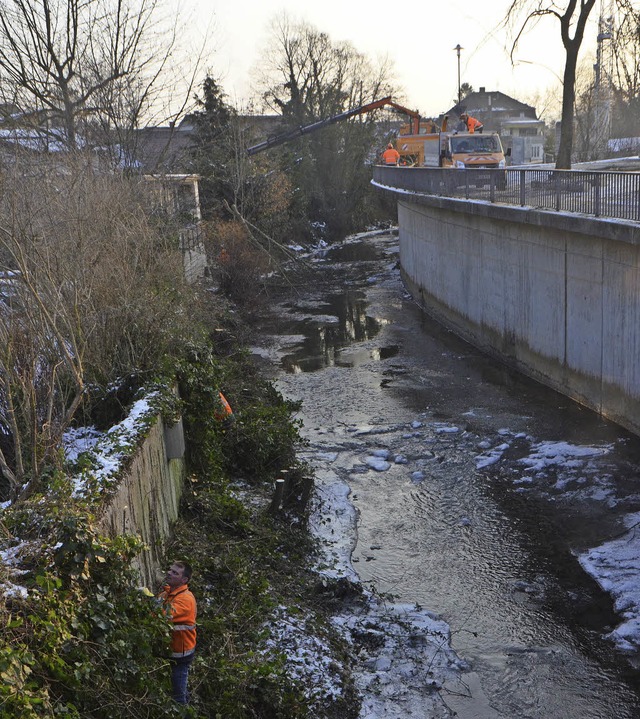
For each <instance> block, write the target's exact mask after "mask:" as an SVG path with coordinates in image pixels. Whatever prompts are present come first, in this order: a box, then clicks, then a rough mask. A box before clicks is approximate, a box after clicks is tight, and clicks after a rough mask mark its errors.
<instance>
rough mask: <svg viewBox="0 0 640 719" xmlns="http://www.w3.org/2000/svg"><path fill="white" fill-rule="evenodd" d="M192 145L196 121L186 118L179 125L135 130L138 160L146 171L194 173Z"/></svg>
mask: <svg viewBox="0 0 640 719" xmlns="http://www.w3.org/2000/svg"><path fill="white" fill-rule="evenodd" d="M193 147H194V128H193V124H192V123H191V122H188V121H185V120H183V121H182V122H181V123H180V124H179V125H167V126H164V127H143V128H141V129H140V130H138V131H137V132H136V150H135V157H136V161H137V163H139V165H140V167H141V168H142V170H143V171H144V172H147V173H151V174H153V173H166V172H170V173H181V174H190V173H192V172H193V157H192V150H193Z"/></svg>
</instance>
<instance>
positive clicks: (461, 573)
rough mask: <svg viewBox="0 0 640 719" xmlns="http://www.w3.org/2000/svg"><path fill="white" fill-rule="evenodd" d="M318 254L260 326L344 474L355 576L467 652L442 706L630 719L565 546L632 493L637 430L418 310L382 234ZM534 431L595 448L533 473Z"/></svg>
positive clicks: (319, 441) (625, 666)
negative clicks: (274, 317)
mask: <svg viewBox="0 0 640 719" xmlns="http://www.w3.org/2000/svg"><path fill="white" fill-rule="evenodd" d="M315 268H316V272H315V277H314V279H313V280H312V281H311V282H309V283H308V286H307V289H305V290H304V291H302V292H301V293H300V294H298V295H296V296H295V297H289V298H287V299H285V300H283V302H282V304H281V306H280V320H279V321H278V322H277V323H276V325H275V326H274V327H273V328H271V332H272V333H273V342H274V346H275V347H276V349H277V357H278V366H279V375H278V384H279V386H280V388H281V390H282V391H283V393H284V394H285V395H286V396H290V397H294V398H298V399H302V401H303V411H302V415H301V416H302V419H303V421H304V426H305V429H304V433H305V436H306V437H307V438H308V440H309V443H310V444H309V456H310V458H311V459H312V460H313V461H315V462H316V464H322V463H323V462H324V463H325V465H327V466H330V468H331V470H332V471H333V472H336V473H337V474H339V475H340V476H342V477H343V478H344V479H345V481H346V482H347V483H348V484H349V486H350V487H351V499H352V501H353V503H354V505H355V506H356V508H357V510H358V512H359V527H358V543H357V547H356V549H355V551H354V555H353V560H354V563H355V564H354V566H355V567H356V569H357V570H358V572H359V574H360V576H361V578H362V580H363V581H365V582H368V583H371V585H372V586H373V587H375V589H376V590H377V591H379V592H386V593H390V594H393V595H394V596H395V597H397V598H398V600H399V601H406V602H417V603H419V604H420V605H422V606H424V607H426V608H428V609H429V610H431V611H434V612H436V613H438V614H439V615H440V616H441V617H442V618H443V619H445V620H446V621H447V622H448V623H449V625H450V626H451V630H452V644H453V648H454V649H455V650H456V651H457V652H458V654H459V655H460V656H461V657H464V659H466V660H467V662H468V663H469V667H470V670H469V672H468V674H467V675H465V677H464V679H465V687H464V688H463V690H462V691H461V689H460V686H456V687H455V688H454V689H452V690H451V692H450V693H449V694H446V693H445V700H446V703H447V704H448V706H449V707H450V709H451V713H452V715H453V713H454V712H456V713H457V716H458V717H462V718H463V719H471V718H474V719H490V718H495V717H499V718H504V719H514V718H515V717H518V718H521V717H526V718H527V719H574V718H575V719H578V718H579V719H591V718H593V719H595V718H598V719H627V718H628V719H632V718H634V717H640V698H639V697H640V680H639V676H640V674H639V672H638V671H637V670H636V669H634V667H633V665H634V662H635V658H634V657H625V656H622V655H621V654H620V653H619V652H618V651H617V650H616V649H615V647H614V646H613V645H612V644H611V642H610V641H608V640H607V639H605V638H604V635H606V633H607V632H608V631H610V629H611V628H612V627H613V626H615V624H616V616H615V615H614V614H613V612H612V606H611V600H610V598H609V597H608V596H607V595H605V594H604V593H602V592H601V591H600V590H599V589H598V587H597V585H596V584H595V583H594V582H593V581H592V580H591V579H590V578H589V577H588V576H586V575H585V574H584V573H583V572H582V570H581V569H580V566H579V564H578V561H577V558H576V555H577V554H578V553H579V552H581V551H583V550H585V549H587V548H589V547H592V546H596V545H597V544H599V543H600V542H602V541H606V539H608V538H609V537H611V536H613V535H614V534H616V533H617V532H619V531H620V521H621V518H622V517H623V516H624V515H625V514H626V513H628V512H632V511H638V509H640V494H639V493H638V486H639V485H638V476H639V471H638V470H639V466H640V440H638V439H637V438H635V437H633V436H630V435H629V434H627V433H626V432H624V431H623V430H622V429H620V428H619V427H617V426H615V425H612V424H610V423H607V422H605V421H603V420H602V419H601V418H599V417H597V416H596V415H595V414H593V413H591V412H589V411H587V410H585V409H582V408H580V407H578V406H577V405H575V404H573V403H572V402H570V401H569V400H567V399H566V398H564V397H562V396H560V395H558V394H556V393H554V392H552V391H550V390H547V389H545V388H543V387H541V386H540V385H538V384H536V383H534V382H532V381H530V380H528V379H526V378H524V377H522V376H520V375H518V374H516V373H513V372H511V371H510V370H508V369H506V368H504V367H502V366H501V365H499V364H497V363H496V362H495V361H493V360H490V359H489V358H487V357H485V356H483V355H482V354H480V353H479V352H477V351H476V350H475V349H474V348H472V347H470V346H469V345H467V344H465V343H464V342H462V341H461V340H459V339H458V338H457V337H456V336H455V335H453V334H452V333H450V332H448V331H446V330H445V329H443V328H442V327H441V326H439V325H437V324H436V323H435V322H433V321H432V320H431V319H429V318H428V317H427V316H426V315H425V314H424V313H422V312H421V311H420V309H419V308H418V307H416V305H415V304H414V303H413V302H412V300H411V298H410V297H409V296H408V295H407V294H406V292H405V290H404V288H403V287H402V284H401V282H400V277H399V271H398V266H397V246H396V239H395V238H394V237H393V236H391V235H376V236H370V237H367V238H366V239H363V240H357V241H352V242H349V243H347V245H345V246H343V247H341V248H339V249H337V250H334V251H328V252H326V253H325V254H324V255H323V256H319V257H317V258H316V259H315ZM541 442H564V443H566V444H567V445H569V446H570V447H574V448H575V447H578V448H583V449H584V448H585V447H589V448H592V449H593V452H590V453H587V454H588V456H583V455H581V454H580V453H579V452H578V453H576V455H575V456H573V457H572V458H570V461H566V462H560V463H556V464H555V465H554V464H553V463H551V464H550V465H548V466H545V467H544V468H542V469H539V470H538V471H537V472H535V473H532V471H531V464H530V463H529V464H527V463H526V462H523V459H526V458H527V457H531V456H532V454H534V453H535V450H536V448H537V446H538V444H539V443H541ZM496 451H498V452H499V456H500V461H496V462H493V463H492V462H491V461H490V460H491V457H492V456H493V454H492V453H495V452H496ZM425 719H426V718H425Z"/></svg>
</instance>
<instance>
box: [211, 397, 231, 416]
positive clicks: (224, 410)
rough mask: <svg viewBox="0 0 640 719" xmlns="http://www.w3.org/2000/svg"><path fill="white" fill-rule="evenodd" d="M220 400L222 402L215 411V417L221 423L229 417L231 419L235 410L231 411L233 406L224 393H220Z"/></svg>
mask: <svg viewBox="0 0 640 719" xmlns="http://www.w3.org/2000/svg"><path fill="white" fill-rule="evenodd" d="M218 399H219V400H220V405H221V406H218V407H216V409H214V411H213V416H214V417H215V418H216V419H217V420H218V421H220V422H222V421H223V420H225V419H227V417H231V415H232V414H233V410H232V409H231V405H230V404H229V402H228V401H227V398H226V397H225V396H224V395H223V394H222V392H218Z"/></svg>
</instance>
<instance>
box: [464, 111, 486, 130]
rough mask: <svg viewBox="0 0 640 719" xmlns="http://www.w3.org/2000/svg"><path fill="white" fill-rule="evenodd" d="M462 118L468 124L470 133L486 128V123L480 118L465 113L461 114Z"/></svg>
mask: <svg viewBox="0 0 640 719" xmlns="http://www.w3.org/2000/svg"><path fill="white" fill-rule="evenodd" d="M460 119H461V120H462V121H463V122H464V124H465V125H466V126H467V132H469V133H470V134H473V133H474V132H482V129H483V128H484V125H483V124H482V123H481V122H480V120H478V119H477V118H475V117H471V116H470V115H467V114H465V113H463V114H462V115H460Z"/></svg>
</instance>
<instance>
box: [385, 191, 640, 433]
mask: <svg viewBox="0 0 640 719" xmlns="http://www.w3.org/2000/svg"><path fill="white" fill-rule="evenodd" d="M398 198H399V203H398V220H399V235H400V262H401V266H402V272H403V276H404V279H405V282H406V284H407V286H408V288H409V290H410V291H411V292H412V294H413V295H414V296H415V297H416V298H417V299H419V300H420V301H421V303H422V305H423V306H424V307H425V309H426V310H427V311H428V312H430V313H431V314H433V315H434V316H436V317H437V318H438V319H440V320H441V321H443V322H444V323H445V324H447V325H448V326H450V327H452V328H453V329H454V330H455V331H456V332H458V333H459V334H460V335H462V336H463V337H465V338H466V339H467V340H469V341H470V342H472V343H473V344H475V345H476V346H478V347H480V348H481V349H483V350H485V351H487V352H489V353H490V354H493V355H495V356H497V357H499V358H500V359H502V360H504V361H506V362H507V363H509V364H511V365H513V366H515V367H517V368H518V369H520V370H521V371H523V372H525V373H527V374H529V375H531V376H533V377H534V378H536V379H538V380H540V381H541V382H544V383H545V384H547V385H549V386H551V387H553V388H555V389H557V390H559V391H560V392H562V393H564V394H566V395H568V396H570V397H572V398H574V399H576V400H577V401H579V402H581V403H583V404H585V405H587V406H589V407H591V408H592V409H594V410H596V411H598V412H600V413H601V414H603V415H605V416H607V417H609V418H611V419H613V420H614V421H616V422H618V423H620V424H621V425H623V426H625V427H627V428H629V429H631V430H632V431H634V432H636V433H640V226H638V225H637V224H633V223H625V222H616V221H605V220H598V219H595V218H594V219H590V218H586V217H582V216H570V215H560V214H554V213H550V212H539V211H535V210H531V209H525V208H518V207H506V206H498V205H491V204H489V203H480V202H469V201H466V202H465V201H463V200H454V199H449V198H441V197H429V196H417V195H416V196H411V195H407V194H404V195H398ZM401 198H402V199H401Z"/></svg>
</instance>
